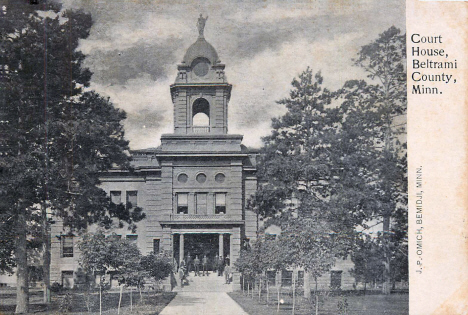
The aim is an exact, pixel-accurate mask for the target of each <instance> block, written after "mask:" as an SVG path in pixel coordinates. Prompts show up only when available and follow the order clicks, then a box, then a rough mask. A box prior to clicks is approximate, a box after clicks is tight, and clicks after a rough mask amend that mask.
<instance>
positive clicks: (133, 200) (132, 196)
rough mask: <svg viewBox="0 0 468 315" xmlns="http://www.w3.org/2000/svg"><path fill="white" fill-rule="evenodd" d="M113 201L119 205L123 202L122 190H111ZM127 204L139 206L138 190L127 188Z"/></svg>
mask: <svg viewBox="0 0 468 315" xmlns="http://www.w3.org/2000/svg"><path fill="white" fill-rule="evenodd" d="M110 197H111V202H112V203H114V204H116V205H118V204H121V203H122V192H121V191H111V192H110ZM126 204H130V205H131V207H137V206H138V191H136V190H127V196H126Z"/></svg>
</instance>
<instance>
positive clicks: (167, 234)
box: [51, 19, 354, 290]
mask: <svg viewBox="0 0 468 315" xmlns="http://www.w3.org/2000/svg"><path fill="white" fill-rule="evenodd" d="M202 23H203V25H202V26H201V25H200V19H199V37H198V39H197V40H196V41H195V43H193V44H192V45H191V46H190V47H189V48H188V50H187V52H186V53H185V56H184V57H183V60H182V62H181V63H180V64H179V65H178V66H177V70H178V73H177V77H176V79H175V82H174V84H172V85H171V86H170V93H171V96H172V102H173V105H174V110H173V111H174V132H173V133H171V134H164V135H162V136H161V145H160V146H159V147H158V148H156V149H146V150H137V151H132V155H133V161H132V163H133V167H134V170H132V171H123V170H118V169H115V170H111V171H110V172H108V173H106V174H103V176H102V178H101V180H102V188H103V189H104V190H105V191H106V192H107V193H108V194H109V196H110V197H111V199H112V201H113V202H114V203H116V204H120V203H128V202H129V203H131V205H132V206H139V207H141V208H143V210H144V212H145V214H146V219H145V220H143V221H142V222H139V223H138V230H137V233H138V234H130V233H129V231H127V230H125V229H121V230H119V231H117V233H118V234H121V235H122V237H125V238H127V239H129V240H132V241H134V242H136V243H137V245H138V246H139V248H140V250H141V251H142V253H143V254H147V253H149V252H155V253H158V252H163V251H164V252H169V253H170V254H171V255H172V256H173V257H174V259H175V261H177V263H178V264H179V263H180V261H181V260H182V259H183V258H185V257H187V255H190V256H191V257H192V258H194V257H195V255H198V257H199V258H201V257H202V256H203V255H207V257H208V258H209V259H210V261H211V263H213V262H214V260H215V259H216V258H217V257H219V256H222V257H223V258H227V257H228V256H229V260H230V262H231V265H233V263H234V262H235V261H236V259H237V258H238V257H239V253H240V250H241V246H244V245H246V244H248V243H249V242H250V241H253V240H255V239H256V237H257V231H258V228H259V224H260V223H261V222H258V217H257V216H256V214H255V213H253V212H252V211H249V210H248V209H246V201H247V200H248V198H249V197H250V196H251V195H253V194H254V193H255V191H256V189H257V178H256V157H257V153H256V152H252V151H251V150H249V149H248V148H246V147H245V146H244V145H242V135H236V134H229V133H228V105H229V100H230V97H231V90H232V85H231V84H229V83H228V81H227V78H226V75H225V73H224V69H225V65H224V64H222V63H221V61H220V59H219V57H218V54H217V52H216V50H215V49H214V48H213V46H212V45H210V44H209V43H208V42H207V41H206V40H205V38H204V36H203V26H204V20H203V19H202ZM266 233H270V234H279V233H280V231H279V230H277V231H276V232H275V227H270V228H269V229H267V230H266ZM77 243H78V239H77V238H76V237H73V236H70V235H68V234H67V233H66V232H64V231H63V229H62V226H61V225H60V223H59V222H58V224H54V225H52V229H51V253H52V257H51V261H52V263H51V283H54V282H57V283H59V284H62V285H64V286H73V282H74V280H76V275H77V270H78V269H79V264H78V259H79V255H80V253H79V251H78V246H77ZM352 267H353V265H352V262H351V261H350V260H341V259H340V260H338V261H337V263H336V265H335V267H334V268H333V270H332V271H331V272H330V273H327V274H326V275H324V276H323V277H321V278H320V280H319V282H320V283H319V285H320V287H321V288H328V287H330V286H334V287H341V288H343V289H350V288H352V287H353V283H354V279H353V277H352V276H351V274H350V273H349V269H350V268H352ZM293 272H294V273H296V275H297V276H296V277H298V278H299V279H298V280H299V281H300V282H301V281H303V280H304V279H303V277H304V272H303V271H301V270H298V269H295V270H294V271H292V270H284V271H283V272H282V273H280V274H275V272H273V271H272V272H268V277H269V278H271V282H272V283H278V281H279V278H280V279H281V282H282V283H283V284H286V285H288V283H289V284H290V283H291V278H292V273H293ZM301 278H302V279H301ZM233 283H234V285H235V287H234V288H235V289H240V275H239V274H238V273H236V272H234V274H233ZM165 285H166V289H169V290H170V289H172V286H173V285H174V283H172V284H171V283H170V281H169V280H168V281H166V283H165Z"/></svg>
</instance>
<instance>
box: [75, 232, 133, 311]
mask: <svg viewBox="0 0 468 315" xmlns="http://www.w3.org/2000/svg"><path fill="white" fill-rule="evenodd" d="M78 247H79V248H80V250H81V256H80V265H81V267H82V268H83V270H84V272H85V273H86V274H92V275H93V276H96V275H99V312H100V314H101V313H102V289H103V284H104V277H105V275H106V274H107V273H108V272H109V271H112V272H113V273H114V274H116V276H117V277H118V278H119V282H120V283H125V281H126V280H127V279H128V280H130V277H129V276H128V275H129V274H130V272H131V271H132V270H133V268H134V267H135V266H137V265H138V264H139V263H140V259H141V253H140V250H139V249H138V247H137V246H136V244H133V243H130V242H129V241H128V240H122V239H120V238H119V237H118V236H117V235H116V234H112V235H110V236H107V237H106V236H105V234H104V233H103V231H102V230H101V231H98V232H97V233H92V234H91V233H86V234H84V235H83V239H82V241H81V242H80V243H79V244H78ZM119 304H120V303H119Z"/></svg>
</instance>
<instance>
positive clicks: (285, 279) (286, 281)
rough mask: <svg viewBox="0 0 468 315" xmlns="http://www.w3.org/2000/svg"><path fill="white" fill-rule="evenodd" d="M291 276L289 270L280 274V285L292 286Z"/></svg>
mask: <svg viewBox="0 0 468 315" xmlns="http://www.w3.org/2000/svg"><path fill="white" fill-rule="evenodd" d="M292 274H293V272H292V271H290V270H283V271H282V272H281V284H282V285H284V286H290V285H292Z"/></svg>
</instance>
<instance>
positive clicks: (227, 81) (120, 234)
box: [0, 0, 461, 315]
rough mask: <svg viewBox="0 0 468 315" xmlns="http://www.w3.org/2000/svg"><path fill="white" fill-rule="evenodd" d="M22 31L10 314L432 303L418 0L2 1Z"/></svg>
mask: <svg viewBox="0 0 468 315" xmlns="http://www.w3.org/2000/svg"><path fill="white" fill-rule="evenodd" d="M0 30H1V43H0V51H1V56H0V58H1V59H0V78H1V81H0V91H1V92H0V104H1V105H0V130H1V131H0V174H1V179H0V196H1V198H0V211H1V212H0V314H2V315H3V314H72V315H78V314H99V315H101V314H112V315H114V314H119V315H120V314H123V315H126V314H128V315H131V314H141V315H154V314H161V315H178V314H181V315H183V314H195V315H196V314H208V315H210V314H212V315H224V314H226V315H228V314H229V315H231V314H232V315H237V314H239V315H264V314H265V315H271V314H292V315H305V314H314V315H357V314H359V315H375V314H388V315H406V314H410V302H409V292H410V279H409V278H410V271H411V272H412V274H411V276H415V275H416V276H417V274H418V273H423V272H424V271H423V267H422V263H423V260H422V258H421V260H420V261H419V262H418V263H417V264H418V268H416V270H415V271H414V272H413V271H412V270H413V269H414V268H413V269H411V268H409V262H408V261H409V256H410V253H409V249H408V247H409V238H411V239H414V238H415V237H416V236H415V235H416V234H415V233H416V232H415V231H411V232H409V229H408V222H409V221H408V220H409V219H408V204H409V203H408V199H409V194H408V173H409V172H410V173H415V174H419V173H418V172H421V174H422V170H423V167H422V166H421V168H420V170H419V171H417V170H413V169H411V170H408V154H407V107H408V106H407V103H408V97H407V95H409V94H407V91H410V89H408V84H407V78H409V77H411V76H407V71H408V66H407V51H408V50H407V49H408V47H407V45H410V44H409V43H410V42H409V41H408V37H409V35H408V34H407V30H406V1H404V0H388V1H381V0H357V1H339V0H309V1H306V0H300V1H299V0H298V1H279V0H271V1H266V0H265V1H260V0H259V1H255V0H249V1H240V0H229V1H220V0H206V1H198V0H178V1H166V0H161V1H159V0H154V1H152V0H113V1H111V0H37V1H32V0H15V1H13V0H0ZM418 36H419V37H418ZM418 36H415V35H413V36H412V37H411V38H413V39H415V40H420V41H421V40H426V37H424V36H425V34H419V33H418ZM433 37H434V38H436V36H435V35H434V36H433ZM427 38H429V37H427ZM434 44H436V43H434ZM424 58H426V57H424ZM428 58H431V57H428ZM428 62H429V61H428ZM408 64H409V63H408ZM413 65H414V64H413ZM412 71H413V70H412ZM421 73H424V72H421ZM413 79H414V78H413ZM418 86H419V85H418ZM418 88H420V89H422V91H425V90H424V86H419V87H418ZM409 93H411V92H409ZM413 94H414V93H413ZM416 94H421V93H416ZM423 94H424V93H423ZM429 168H430V167H429V166H428V167H424V171H428V169H429ZM417 176H418V175H417ZM421 178H422V175H421ZM421 196H422V190H421ZM421 199H422V197H421ZM413 203H414V202H412V204H413ZM421 204H422V201H421ZM421 209H422V208H421ZM418 218H419V217H418ZM419 219H421V218H419ZM411 220H413V221H414V220H415V218H414V215H413V216H412V217H411ZM421 222H422V221H421ZM419 231H420V232H421V231H422V230H419ZM420 234H421V236H418V238H417V240H421V239H422V235H423V234H422V232H421V233H420ZM419 246H420V247H418V250H420V251H421V253H422V243H419ZM412 252H416V249H413V250H412ZM418 255H419V254H418ZM418 257H422V255H419V256H418ZM425 259H426V256H425ZM424 262H425V261H424ZM415 264H416V263H415ZM419 267H421V268H419ZM414 314H416V313H414ZM418 314H422V313H418ZM434 314H444V313H434ZM446 314H448V315H452V313H446ZM453 314H454V315H455V313H453ZM457 314H458V313H457ZM460 314H461V313H460Z"/></svg>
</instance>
